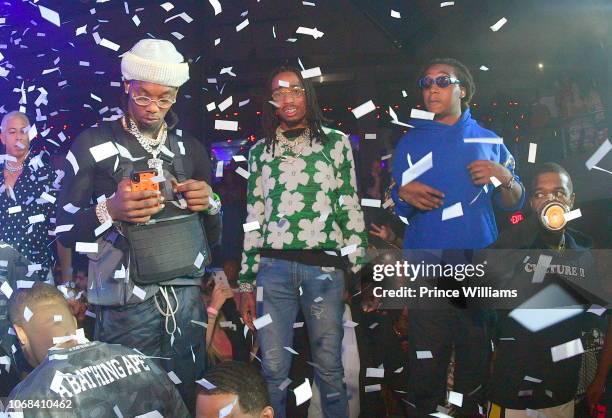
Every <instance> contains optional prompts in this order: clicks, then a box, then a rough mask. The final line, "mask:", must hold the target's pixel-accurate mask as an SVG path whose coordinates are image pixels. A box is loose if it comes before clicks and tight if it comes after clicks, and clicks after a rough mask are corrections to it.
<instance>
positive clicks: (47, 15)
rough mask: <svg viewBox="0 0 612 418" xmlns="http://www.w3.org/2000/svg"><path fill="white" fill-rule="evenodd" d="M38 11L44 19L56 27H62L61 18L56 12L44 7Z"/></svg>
mask: <svg viewBox="0 0 612 418" xmlns="http://www.w3.org/2000/svg"><path fill="white" fill-rule="evenodd" d="M38 10H39V11H40V15H41V16H42V18H43V19H45V20H47V21H49V22H51V23H53V24H54V25H55V26H57V27H60V26H61V22H60V16H59V14H58V13H57V12H56V11H53V10H51V9H48V8H46V7H44V6H38Z"/></svg>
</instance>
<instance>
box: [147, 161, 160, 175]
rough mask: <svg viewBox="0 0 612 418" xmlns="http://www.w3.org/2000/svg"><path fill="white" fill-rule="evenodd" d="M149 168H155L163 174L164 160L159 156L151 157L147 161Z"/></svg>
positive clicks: (158, 173)
mask: <svg viewBox="0 0 612 418" xmlns="http://www.w3.org/2000/svg"><path fill="white" fill-rule="evenodd" d="M147 164H148V166H149V168H154V169H155V170H156V171H157V175H160V176H161V175H162V173H163V165H164V161H163V160H161V159H159V158H151V159H150V160H148V161H147Z"/></svg>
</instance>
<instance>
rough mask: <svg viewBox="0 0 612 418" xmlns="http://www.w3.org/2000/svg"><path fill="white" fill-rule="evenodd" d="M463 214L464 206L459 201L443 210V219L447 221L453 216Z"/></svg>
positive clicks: (456, 216)
mask: <svg viewBox="0 0 612 418" xmlns="http://www.w3.org/2000/svg"><path fill="white" fill-rule="evenodd" d="M460 216H463V208H462V207H461V202H457V203H455V204H454V205H451V206H449V207H446V208H444V209H443V210H442V220H443V221H446V220H449V219H453V218H458V217H460Z"/></svg>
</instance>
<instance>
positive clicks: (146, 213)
mask: <svg viewBox="0 0 612 418" xmlns="http://www.w3.org/2000/svg"><path fill="white" fill-rule="evenodd" d="M163 202H164V198H163V197H162V196H161V193H160V191H159V190H139V191H134V190H133V189H132V180H131V179H123V180H122V181H121V182H120V183H119V184H118V185H117V191H116V192H115V195H114V196H113V197H112V198H110V199H109V200H108V201H107V203H106V207H107V209H108V213H109V214H110V216H111V218H113V220H114V221H124V222H132V223H145V222H148V221H149V220H150V219H151V216H153V215H155V214H156V213H158V212H159V211H161V210H162V209H163V208H164V203H163Z"/></svg>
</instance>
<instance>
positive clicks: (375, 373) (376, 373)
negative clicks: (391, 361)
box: [366, 367, 385, 379]
mask: <svg viewBox="0 0 612 418" xmlns="http://www.w3.org/2000/svg"><path fill="white" fill-rule="evenodd" d="M366 377H376V378H379V379H382V378H384V377H385V369H381V368H373V367H368V368H367V369H366Z"/></svg>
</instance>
